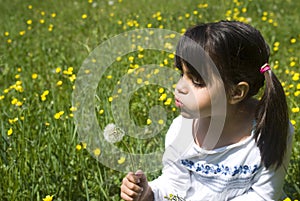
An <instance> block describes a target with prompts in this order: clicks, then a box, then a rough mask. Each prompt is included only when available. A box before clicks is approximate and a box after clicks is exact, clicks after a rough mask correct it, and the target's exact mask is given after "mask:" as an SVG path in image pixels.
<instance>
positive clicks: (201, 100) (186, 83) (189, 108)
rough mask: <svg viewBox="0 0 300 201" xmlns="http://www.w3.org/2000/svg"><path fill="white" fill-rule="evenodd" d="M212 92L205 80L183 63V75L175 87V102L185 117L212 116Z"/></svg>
mask: <svg viewBox="0 0 300 201" xmlns="http://www.w3.org/2000/svg"><path fill="white" fill-rule="evenodd" d="M211 93H214V92H213V91H212V90H208V87H207V86H206V84H205V82H204V81H203V80H199V79H197V78H196V77H195V76H193V75H192V74H191V73H190V72H189V70H188V69H187V67H186V66H185V65H183V67H182V76H181V78H180V80H179V81H178V83H177V85H176V88H175V104H176V106H177V107H179V108H180V110H181V115H182V116H183V117H185V118H189V119H195V118H200V116H201V117H209V116H211V105H212V103H211V95H212V94H211Z"/></svg>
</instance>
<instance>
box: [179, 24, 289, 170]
mask: <svg viewBox="0 0 300 201" xmlns="http://www.w3.org/2000/svg"><path fill="white" fill-rule="evenodd" d="M186 38H189V39H191V40H186ZM191 41H193V42H191ZM195 42H196V44H198V45H200V46H201V47H202V48H203V49H204V51H205V52H206V53H207V54H208V55H209V56H210V58H211V59H212V61H213V62H214V64H215V66H216V67H217V69H218V71H219V73H220V75H221V78H222V79H223V83H224V87H225V90H226V92H228V91H230V89H231V87H232V86H234V85H236V84H238V83H239V82H241V81H245V82H247V83H248V84H249V92H248V94H247V97H246V98H250V97H252V96H254V95H256V94H257V93H258V91H259V90H260V88H261V87H263V86H264V83H265V89H264V93H263V96H262V98H261V99H260V101H259V104H258V106H257V108H256V114H255V118H256V119H255V120H256V125H255V132H254V137H255V139H256V142H257V146H258V147H259V150H260V152H261V157H262V162H263V164H264V165H265V167H266V168H269V167H271V166H275V167H276V168H277V167H279V166H280V165H281V164H282V162H283V157H284V154H285V152H286V146H287V134H288V127H289V120H288V110H287V103H286V98H285V93H284V91H283V88H282V86H281V83H280V82H279V80H278V79H277V77H276V76H275V74H274V73H273V72H272V71H266V72H265V73H263V74H261V73H260V67H261V66H263V65H264V64H265V63H268V62H269V55H270V50H269V46H268V45H267V43H266V41H265V40H264V38H263V37H262V35H261V33H260V32H259V31H258V30H256V29H255V28H253V27H252V26H250V25H248V24H245V23H242V22H236V21H220V22H215V23H207V24H201V25H197V26H195V27H192V28H190V29H188V30H187V31H186V33H185V34H184V37H182V38H181V40H180V41H179V43H178V45H177V49H176V57H175V65H176V66H177V67H178V68H179V69H182V63H185V64H186V65H187V67H188V68H189V70H190V71H191V72H195V69H194V67H192V65H190V64H189V63H188V62H186V61H187V60H186V59H182V58H189V57H191V55H193V57H195V54H194V53H193V52H195V51H194V49H195V44H193V43H195ZM195 75H197V74H195ZM198 75H199V74H198Z"/></svg>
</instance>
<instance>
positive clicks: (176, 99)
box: [175, 98, 183, 107]
mask: <svg viewBox="0 0 300 201" xmlns="http://www.w3.org/2000/svg"><path fill="white" fill-rule="evenodd" d="M175 105H176V107H182V106H183V103H182V102H181V101H180V100H179V99H178V98H175Z"/></svg>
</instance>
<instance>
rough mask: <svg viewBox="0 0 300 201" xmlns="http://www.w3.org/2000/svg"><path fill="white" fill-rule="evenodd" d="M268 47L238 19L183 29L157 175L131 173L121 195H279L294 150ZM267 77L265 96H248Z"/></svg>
mask: <svg viewBox="0 0 300 201" xmlns="http://www.w3.org/2000/svg"><path fill="white" fill-rule="evenodd" d="M199 46H200V47H201V50H202V48H203V50H204V52H203V51H201V50H200V48H199ZM205 55H208V56H209V57H210V58H211V59H212V61H213V63H214V65H215V66H216V69H217V71H218V72H214V70H213V69H214V68H213V63H212V62H210V61H209V59H207V58H206V57H205ZM269 55H270V53H269V47H268V45H267V44H266V42H265V40H264V39H263V37H262V36H261V34H260V32H259V31H257V30H256V29H254V28H253V27H251V26H250V25H247V24H244V23H241V22H235V21H220V22H217V23H208V24H202V25H198V26H195V27H193V28H191V29H189V30H187V31H186V33H185V34H184V36H183V37H182V38H181V39H180V41H179V43H178V45H177V49H176V58H175V65H176V67H177V68H178V69H179V70H180V71H181V72H182V77H181V79H180V80H179V81H178V83H177V85H176V89H175V103H176V105H177V106H178V107H179V108H180V110H181V113H180V115H179V116H178V117H177V118H176V119H175V120H174V121H173V123H172V125H171V126H170V128H169V131H168V133H167V135H166V143H165V144H166V151H165V154H164V157H163V166H164V167H163V170H162V175H161V176H160V177H158V178H157V179H155V180H154V181H152V182H148V181H147V179H146V176H145V174H144V173H143V172H142V171H141V170H139V171H137V172H136V173H132V172H130V173H128V174H127V176H126V177H125V178H124V179H123V182H122V185H121V197H122V198H123V199H124V200H145V201H153V200H156V201H162V200H167V197H169V196H170V194H172V195H175V196H176V197H178V198H182V200H183V199H185V200H193V201H202V200H210V201H211V200H216V201H223V200H232V201H239V200H240V201H245V200H251V201H260V200H268V201H269V200H278V199H279V198H280V197H281V196H282V187H283V182H284V177H285V173H286V169H287V166H288V163H289V157H290V154H291V143H292V140H291V139H292V135H291V133H292V128H289V122H288V112H287V103H286V99H285V94H284V91H283V89H282V86H281V84H280V82H279V81H278V79H277V78H276V76H275V75H274V73H273V72H272V70H271V68H270V66H269V64H268V61H269ZM208 67H210V68H208ZM218 73H220V76H221V81H223V82H220V79H218ZM264 83H265V85H266V86H265V89H264V92H263V96H262V98H261V99H260V100H256V99H255V98H254V97H253V96H254V95H256V94H257V93H258V91H259V89H260V88H261V87H263V86H264ZM223 89H225V92H226V95H225V96H224V98H223V99H222V93H223V91H224V90H223ZM222 101H223V102H225V104H222ZM218 106H219V107H218ZM213 107H218V109H217V110H214V109H213ZM222 108H223V109H222ZM224 108H225V109H224ZM211 125H216V126H211ZM220 126H221V128H222V129H220V132H217V131H218V130H217V129H216V127H220ZM212 127H213V128H212ZM211 131H214V132H211ZM216 133H217V134H216ZM189 139H191V140H192V143H190V141H189ZM183 147H184V148H183Z"/></svg>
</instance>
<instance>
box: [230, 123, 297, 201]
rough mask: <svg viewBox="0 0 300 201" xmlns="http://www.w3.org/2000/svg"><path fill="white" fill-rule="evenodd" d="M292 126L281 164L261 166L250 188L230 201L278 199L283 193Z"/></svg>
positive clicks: (290, 150) (290, 151) (290, 146)
mask: <svg viewBox="0 0 300 201" xmlns="http://www.w3.org/2000/svg"><path fill="white" fill-rule="evenodd" d="M292 133H293V128H292V127H291V128H290V134H289V137H288V141H287V142H288V143H287V152H286V154H285V157H284V161H283V164H282V165H281V166H280V167H279V168H278V169H275V168H270V169H266V168H265V167H264V168H263V170H262V172H261V174H260V175H258V177H259V178H258V179H257V181H256V182H255V183H254V184H253V186H252V187H251V188H250V190H249V191H248V192H247V193H245V194H243V195H241V196H238V197H236V198H234V199H232V200H231V201H248V200H255V201H265V200H267V201H270V200H278V199H280V198H281V196H282V195H283V191H282V188H283V184H284V178H285V175H286V172H287V167H288V164H289V161H290V156H291V153H292V141H293V140H292V139H293V135H292Z"/></svg>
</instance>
